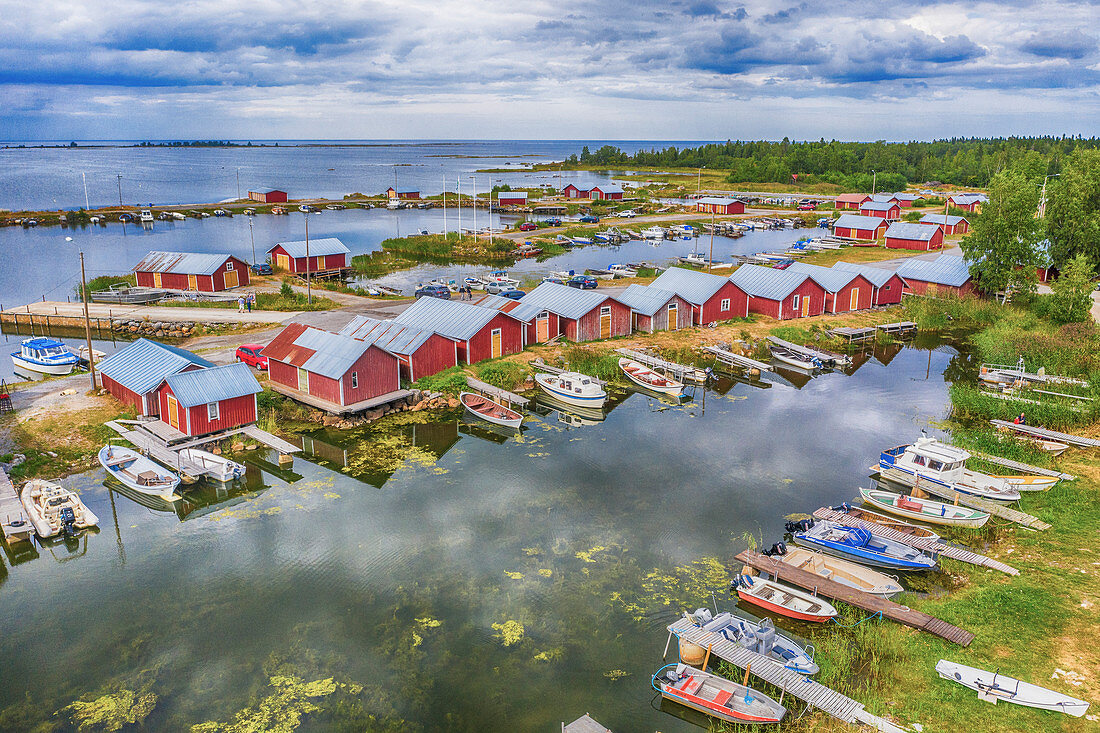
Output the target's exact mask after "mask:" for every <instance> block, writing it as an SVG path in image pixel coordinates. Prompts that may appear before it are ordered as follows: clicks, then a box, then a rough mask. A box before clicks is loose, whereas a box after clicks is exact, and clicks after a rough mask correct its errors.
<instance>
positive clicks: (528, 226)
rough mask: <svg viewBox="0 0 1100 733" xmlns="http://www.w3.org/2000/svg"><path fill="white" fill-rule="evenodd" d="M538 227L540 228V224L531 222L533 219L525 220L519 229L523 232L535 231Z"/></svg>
mask: <svg viewBox="0 0 1100 733" xmlns="http://www.w3.org/2000/svg"><path fill="white" fill-rule="evenodd" d="M538 228H539V225H538V224H535V223H534V222H531V221H525V222H523V223H522V224H520V225H519V230H520V231H521V232H533V231H535V230H536V229H538Z"/></svg>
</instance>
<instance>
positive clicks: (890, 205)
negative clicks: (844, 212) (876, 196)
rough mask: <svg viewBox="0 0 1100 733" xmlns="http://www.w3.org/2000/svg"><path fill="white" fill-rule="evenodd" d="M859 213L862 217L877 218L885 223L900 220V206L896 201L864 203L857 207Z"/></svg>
mask: <svg viewBox="0 0 1100 733" xmlns="http://www.w3.org/2000/svg"><path fill="white" fill-rule="evenodd" d="M859 213H860V214H861V215H863V216H879V217H882V218H883V219H885V220H886V221H897V220H898V219H900V218H901V206H900V205H899V204H898V202H897V201H873V200H872V201H864V202H863V203H862V204H860V205H859Z"/></svg>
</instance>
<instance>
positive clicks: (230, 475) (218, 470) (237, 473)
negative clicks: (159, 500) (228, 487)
mask: <svg viewBox="0 0 1100 733" xmlns="http://www.w3.org/2000/svg"><path fill="white" fill-rule="evenodd" d="M179 457H180V460H181V461H186V462H187V463H193V464H195V465H196V466H202V467H203V468H205V469H206V471H207V473H206V475H207V476H209V477H210V478H212V479H214V480H215V481H221V482H222V483H229V482H230V481H236V480H237V479H239V478H242V477H243V476H244V474H245V471H246V469H245V467H244V466H243V465H241V464H240V463H237V462H236V461H231V460H229V459H228V458H226V457H225V456H219V455H216V454H214V453H211V452H210V451H205V450H199V449H198V448H184V449H183V450H181V451H180V452H179Z"/></svg>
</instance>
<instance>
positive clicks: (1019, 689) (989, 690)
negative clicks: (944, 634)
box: [936, 659, 1089, 718]
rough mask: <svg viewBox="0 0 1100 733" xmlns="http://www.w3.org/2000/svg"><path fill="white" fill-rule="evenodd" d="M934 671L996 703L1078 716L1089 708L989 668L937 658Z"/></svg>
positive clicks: (1058, 693)
mask: <svg viewBox="0 0 1100 733" xmlns="http://www.w3.org/2000/svg"><path fill="white" fill-rule="evenodd" d="M936 672H937V673H938V674H939V676H940V677H942V678H943V679H945V680H950V681H951V682H956V683H958V684H960V685H962V686H964V687H969V688H970V689H971V690H974V691H976V692H977V693H978V698H979V699H981V700H986V701H988V702H991V703H993V704H996V703H997V702H998V701H999V700H1004V701H1005V702H1011V703H1014V704H1016V705H1023V706H1025V707H1029V708H1039V709H1040V710H1051V711H1053V712H1056V713H1065V714H1066V715H1072V716H1074V717H1075V718H1080V717H1081V716H1082V715H1084V714H1085V713H1086V712H1087V711H1088V709H1089V703H1087V702H1085V701H1084V700H1078V699H1077V698H1074V697H1070V696H1069V695H1063V694H1062V693H1060V692H1055V691H1054V690H1048V689H1047V688H1045V687H1039V686H1038V685H1033V684H1031V683H1030V682H1023V681H1021V680H1017V679H1015V678H1013V677H1006V676H1004V675H1000V674H996V673H994V672H989V671H986V670H984V669H977V668H976V667H968V666H966V665H965V664H958V663H956V662H949V661H947V660H946V659H941V660H940V661H939V662H937V663H936Z"/></svg>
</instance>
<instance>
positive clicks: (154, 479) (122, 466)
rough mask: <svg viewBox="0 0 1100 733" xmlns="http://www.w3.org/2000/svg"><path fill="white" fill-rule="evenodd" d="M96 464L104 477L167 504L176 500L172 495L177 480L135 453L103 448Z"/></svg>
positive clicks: (168, 472) (174, 495)
mask: <svg viewBox="0 0 1100 733" xmlns="http://www.w3.org/2000/svg"><path fill="white" fill-rule="evenodd" d="M99 463H100V465H101V466H103V467H104V468H105V469H107V473H108V474H110V475H111V476H113V477H114V478H116V479H118V480H119V481H120V482H121V483H122V484H123V485H125V486H128V487H129V488H131V489H133V490H134V491H137V492H140V493H142V494H149V495H152V496H159V497H160V498H162V499H165V500H167V501H174V500H175V499H178V498H180V497H179V496H177V495H176V493H175V489H176V487H177V486H179V483H180V477H179V476H177V475H176V474H175V473H173V472H172V471H169V470H168V469H166V468H164V467H163V466H161V465H160V464H159V463H156V462H155V461H153V460H151V459H149V458H146V457H145V456H143V455H141V454H140V453H138V452H137V451H134V450H131V449H130V448H123V447H122V446H118V445H105V446H103V448H101V449H100V450H99Z"/></svg>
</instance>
